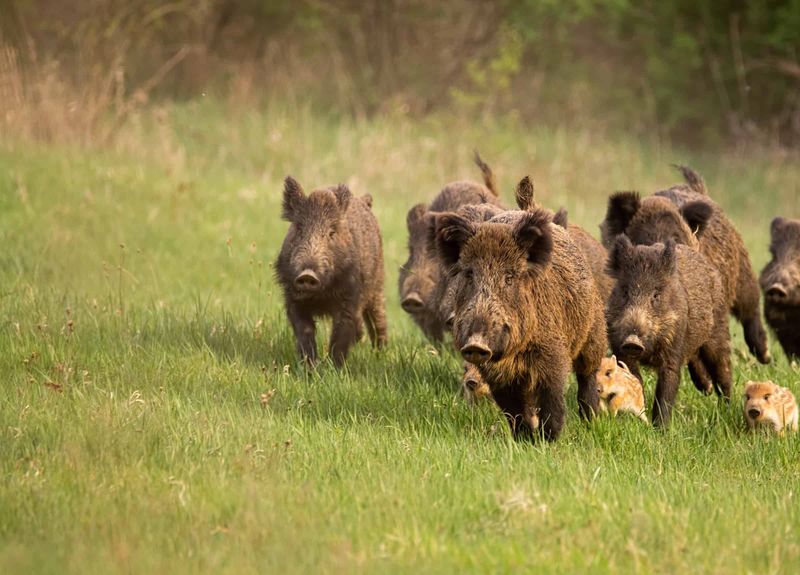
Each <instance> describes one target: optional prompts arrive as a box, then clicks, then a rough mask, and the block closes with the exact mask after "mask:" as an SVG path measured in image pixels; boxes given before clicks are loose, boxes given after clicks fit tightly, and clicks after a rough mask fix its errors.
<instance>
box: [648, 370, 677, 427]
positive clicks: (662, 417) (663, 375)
mask: <svg viewBox="0 0 800 575" xmlns="http://www.w3.org/2000/svg"><path fill="white" fill-rule="evenodd" d="M680 382H681V369H680V364H678V365H675V363H674V362H671V361H667V362H665V363H664V365H662V366H661V367H660V368H659V369H658V383H657V384H656V397H655V401H653V425H655V426H666V425H668V424H669V420H670V416H671V415H672V405H673V404H674V403H675V397H676V396H677V395H678V385H679V384H680Z"/></svg>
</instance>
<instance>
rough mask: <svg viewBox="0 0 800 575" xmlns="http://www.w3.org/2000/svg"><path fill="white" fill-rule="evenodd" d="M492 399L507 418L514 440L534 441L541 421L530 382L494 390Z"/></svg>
mask: <svg viewBox="0 0 800 575" xmlns="http://www.w3.org/2000/svg"><path fill="white" fill-rule="evenodd" d="M492 397H493V398H494V400H495V402H496V403H497V406H498V407H499V408H500V410H501V411H502V412H503V415H505V416H506V421H508V425H509V427H511V433H512V434H513V435H514V439H528V440H533V437H534V433H535V432H536V431H537V430H538V428H539V419H538V415H537V409H536V405H535V402H534V397H533V393H532V392H531V391H530V389H529V382H524V383H523V384H522V385H519V384H517V383H514V384H511V385H506V386H503V387H501V388H499V389H497V390H492Z"/></svg>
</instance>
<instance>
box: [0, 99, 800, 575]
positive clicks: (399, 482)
mask: <svg viewBox="0 0 800 575" xmlns="http://www.w3.org/2000/svg"><path fill="white" fill-rule="evenodd" d="M474 147H477V148H478V149H480V151H481V153H482V154H483V156H484V157H485V158H486V159H487V160H488V161H489V162H490V164H491V165H492V166H494V168H495V171H496V173H497V175H498V178H499V180H500V184H501V187H502V189H503V194H504V198H505V200H506V201H507V202H511V199H512V190H513V187H514V184H515V183H516V181H517V180H518V179H519V178H520V177H521V176H522V175H524V174H526V173H530V174H531V175H532V176H533V177H534V180H535V182H536V185H537V194H538V198H540V199H541V201H542V202H543V203H545V204H546V205H549V206H551V207H558V206H562V205H563V206H566V207H567V208H568V209H569V212H570V219H571V220H572V221H574V222H577V223H580V224H582V225H584V226H586V227H587V228H588V229H589V230H590V231H591V232H592V233H595V234H597V224H598V223H599V221H600V220H601V218H602V215H603V213H604V209H605V198H606V196H607V195H608V194H609V193H610V192H612V191H614V190H617V189H640V190H642V191H643V192H651V191H655V190H656V189H659V188H661V187H665V186H666V185H668V184H671V183H673V182H676V181H677V180H678V178H677V175H676V174H675V173H674V172H673V170H672V169H671V168H670V167H669V164H670V163H671V162H686V163H689V164H691V165H692V166H694V167H695V168H696V169H698V170H699V171H700V172H701V173H703V174H704V175H705V177H706V180H707V182H708V185H709V188H710V190H711V193H712V194H713V196H714V197H715V198H716V199H717V200H718V201H719V202H720V203H721V204H722V206H724V208H725V209H726V210H727V211H728V213H729V214H730V215H731V216H732V218H733V219H734V220H735V222H736V223H737V224H738V225H739V227H740V229H741V231H742V234H743V236H744V238H745V240H746V243H747V245H748V247H749V249H750V250H751V256H752V260H753V262H754V265H755V267H756V268H757V269H760V268H761V266H763V264H764V263H765V261H766V259H767V256H768V254H767V249H766V247H767V241H768V230H769V221H770V219H771V218H772V216H773V215H776V214H784V215H793V216H795V217H797V216H798V214H800V164H799V163H798V162H797V158H796V157H793V156H789V155H787V156H782V155H780V154H779V153H777V152H769V153H768V152H753V151H748V152H747V153H741V154H736V153H733V152H728V153H725V154H720V155H717V154H711V153H709V154H707V155H698V154H696V153H695V154H689V153H688V152H685V151H682V150H675V149H671V148H669V147H664V146H659V145H658V144H657V143H652V142H635V141H615V140H611V139H608V138H603V137H599V136H593V135H591V134H586V133H578V132H573V133H565V132H560V131H547V130H543V129H536V128H534V127H526V126H520V125H519V124H517V123H512V122H509V123H502V122H498V123H497V124H494V125H470V124H467V123H461V122H459V121H454V122H446V121H444V120H440V121H435V120H430V121H427V122H424V123H413V122H410V121H408V120H405V119H402V118H397V119H393V120H392V119H386V120H376V121H373V122H368V123H353V122H341V121H335V120H331V119H326V118H322V117H319V116H315V115H314V114H312V113H310V112H308V111H305V110H281V109H274V110H270V111H267V112H263V113H255V112H238V113H226V112H225V111H224V108H222V107H219V106H216V105H214V104H212V103H207V102H202V103H200V102H196V103H191V104H185V105H182V106H174V107H169V108H165V109H161V110H156V111H154V112H152V113H150V112H148V113H146V114H143V115H141V116H140V117H137V118H134V119H133V120H132V121H131V122H130V124H129V125H127V126H126V127H125V129H124V130H123V132H122V133H121V134H120V136H119V138H118V141H117V143H116V144H115V146H113V147H112V148H110V149H107V150H105V151H102V152H99V151H93V150H80V149H74V148H56V147H53V146H42V145H32V144H27V145H11V144H9V143H6V145H5V146H3V147H0V239H2V248H1V249H0V370H1V372H2V376H3V379H2V381H3V387H2V390H3V393H2V395H1V396H0V473H1V476H0V572H2V573H48V572H68V573H132V572H135V573H173V574H174V573H193V572H198V571H211V572H215V573H241V572H255V571H259V572H270V573H293V572H297V573H301V572H311V571H312V570H314V571H318V572H326V573H328V572H329V573H336V572H341V573H350V572H354V571H359V572H373V573H387V572H389V573H390V572H409V571H413V572H442V573H454V572H498V573H500V572H512V571H520V570H526V571H532V570H534V569H536V570H537V572H542V573H565V572H586V571H590V572H593V573H606V572H608V573H618V572H641V573H745V572H752V573H796V572H798V570H800V539H798V533H800V493H795V491H797V488H798V477H800V441H799V440H798V439H797V438H795V437H788V438H786V439H777V438H770V437H767V436H765V435H763V434H748V433H746V432H745V431H744V430H743V421H742V418H741V408H740V402H739V399H738V398H739V396H740V395H741V391H742V388H743V384H744V382H745V381H746V380H747V379H751V378H752V379H756V378H772V379H774V380H775V381H777V382H779V383H781V384H784V385H788V386H789V387H791V388H792V389H794V390H795V392H798V391H800V370H798V368H797V367H796V366H794V367H793V366H791V365H790V364H789V363H787V361H786V358H785V356H784V355H783V353H782V352H781V351H780V349H779V347H778V346H777V345H776V344H774V343H773V345H772V353H773V355H774V356H775V358H776V360H775V362H774V363H773V364H772V365H771V366H768V367H764V366H760V365H758V364H756V363H755V362H754V360H753V359H752V358H751V357H750V356H748V355H747V354H746V353H745V347H744V343H743V340H742V337H741V330H740V327H739V326H738V325H734V324H732V333H733V334H734V335H735V339H734V348H735V351H734V364H735V378H734V380H735V385H736V392H735V393H736V397H737V400H736V401H735V402H734V403H733V404H732V405H729V406H728V405H721V404H718V403H717V401H716V399H714V398H705V397H701V396H700V395H699V394H698V393H697V392H696V391H695V390H694V388H693V387H692V385H691V384H690V383H689V382H688V378H686V377H684V383H683V386H682V390H681V393H680V396H679V400H678V406H677V409H676V412H675V417H674V424H673V425H672V427H671V428H670V429H669V430H666V431H663V430H662V431H657V430H654V429H652V428H649V427H646V426H644V425H642V424H641V422H639V421H637V420H634V419H633V418H627V419H620V420H617V421H613V420H609V419H601V420H598V421H596V422H594V423H592V424H591V425H588V424H585V423H583V422H581V421H580V420H579V419H578V416H577V406H576V401H575V397H574V396H575V385H574V382H573V383H572V384H571V385H570V389H569V391H568V402H569V416H568V419H567V423H566V426H565V430H564V433H563V435H562V437H561V439H560V440H559V441H558V442H557V443H555V444H551V445H544V444H536V445H529V444H521V443H515V442H514V441H512V440H511V439H510V437H509V433H508V431H507V429H506V425H505V423H504V421H503V420H502V418H501V416H500V415H499V414H498V413H497V411H496V409H495V408H494V407H493V406H492V405H489V404H484V405H480V406H478V407H477V408H471V407H469V406H468V405H466V404H465V403H464V402H463V401H462V400H461V398H460V396H459V390H458V377H459V375H460V370H459V367H458V366H459V362H458V360H457V358H456V357H455V356H454V354H453V353H452V352H451V351H450V349H442V350H438V351H437V350H434V349H432V348H431V347H430V346H429V345H428V344H427V343H426V342H425V340H424V339H423V338H422V337H421V335H420V334H419V333H418V332H417V331H416V329H415V328H414V326H413V325H412V323H411V322H410V320H409V319H407V318H406V317H405V315H404V313H403V312H402V310H401V309H400V306H399V304H398V296H397V293H396V291H397V290H396V282H397V268H398V266H399V265H400V264H401V263H402V262H403V261H404V259H405V249H406V248H405V244H406V231H405V212H406V210H407V208H408V207H409V206H410V205H412V204H413V203H415V202H417V201H421V200H425V199H427V198H430V197H432V196H433V195H434V194H435V193H436V192H437V191H438V189H439V188H440V187H441V186H442V185H443V184H444V183H446V182H448V181H451V180H454V179H458V178H477V177H478V172H477V170H476V169H475V168H474V166H472V165H471V154H472V149H473V148H474ZM287 173H291V174H293V175H294V176H295V177H297V178H298V179H299V180H300V182H301V183H303V184H304V185H305V186H306V187H307V188H311V187H313V186H315V185H321V184H330V183H335V182H338V181H345V182H347V183H349V184H350V185H351V187H352V189H353V190H354V192H356V193H361V192H366V191H369V192H370V193H371V194H373V196H374V198H375V202H374V206H375V207H374V209H375V212H376V214H377V217H378V219H379V221H380V224H381V226H382V229H383V234H384V248H385V255H386V276H387V306H388V313H389V320H390V326H389V327H390V340H391V341H390V345H389V346H388V348H387V349H385V350H383V351H381V352H375V351H373V350H371V349H370V348H369V345H368V344H367V343H366V342H362V343H361V344H360V345H358V346H357V347H356V349H355V350H354V353H353V354H352V355H351V357H350V361H349V364H348V366H347V369H346V370H344V371H341V372H337V371H335V370H334V369H333V368H332V367H331V366H330V365H329V364H323V365H321V366H320V367H319V368H318V369H317V370H316V371H315V372H311V373H306V372H304V371H303V370H302V369H300V368H299V366H298V365H297V363H296V358H295V355H294V342H293V339H292V337H291V334H290V331H289V328H288V324H287V322H286V320H285V318H284V316H283V314H282V303H281V299H280V297H279V293H278V291H277V290H276V287H275V282H274V280H273V278H272V272H271V262H272V261H273V259H274V257H275V256H276V254H277V250H278V249H279V246H280V241H281V239H282V236H283V233H284V231H285V229H286V224H285V223H283V222H281V221H280V220H279V204H280V191H281V180H282V178H283V177H284V175H285V174H287ZM325 335H327V328H326V329H325V330H324V333H323V338H320V345H322V341H323V339H324V336H325ZM646 383H647V387H648V394H647V396H648V403H649V401H650V400H651V399H652V389H653V380H652V375H648V380H647V382H646Z"/></svg>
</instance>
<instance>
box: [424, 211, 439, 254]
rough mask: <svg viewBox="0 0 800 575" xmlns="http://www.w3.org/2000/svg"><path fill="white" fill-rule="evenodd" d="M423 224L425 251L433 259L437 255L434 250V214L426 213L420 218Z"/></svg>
mask: <svg viewBox="0 0 800 575" xmlns="http://www.w3.org/2000/svg"><path fill="white" fill-rule="evenodd" d="M421 221H422V225H423V226H425V251H426V252H427V253H428V254H429V255H430V256H431V257H433V258H434V259H435V258H438V257H439V253H438V252H437V251H436V214H430V213H426V214H423V215H422V218H421Z"/></svg>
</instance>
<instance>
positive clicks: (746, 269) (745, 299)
mask: <svg viewBox="0 0 800 575" xmlns="http://www.w3.org/2000/svg"><path fill="white" fill-rule="evenodd" d="M740 265H741V268H740V270H739V282H738V285H737V286H736V299H735V301H734V302H733V310H732V311H733V315H735V316H736V318H737V319H738V320H739V321H740V322H741V324H742V327H743V328H744V341H745V342H746V343H747V347H748V348H749V349H750V353H752V354H753V355H754V356H756V359H758V361H760V362H761V363H769V362H770V355H769V349H768V348H767V333H766V331H765V330H764V326H763V325H762V324H761V310H760V304H761V292H760V290H759V289H758V283H757V282H756V278H755V276H754V275H753V270H752V268H751V267H750V260H749V259H748V258H747V257H743V258H742V260H741V262H740Z"/></svg>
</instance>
